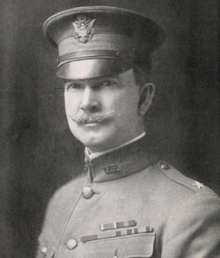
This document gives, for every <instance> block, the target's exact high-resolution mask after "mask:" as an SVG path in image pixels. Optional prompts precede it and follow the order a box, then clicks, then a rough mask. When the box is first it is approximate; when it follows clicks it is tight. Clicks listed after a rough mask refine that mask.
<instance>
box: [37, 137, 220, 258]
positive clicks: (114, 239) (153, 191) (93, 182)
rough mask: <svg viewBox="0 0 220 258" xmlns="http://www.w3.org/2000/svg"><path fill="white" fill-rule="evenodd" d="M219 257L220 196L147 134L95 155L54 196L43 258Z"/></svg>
mask: <svg viewBox="0 0 220 258" xmlns="http://www.w3.org/2000/svg"><path fill="white" fill-rule="evenodd" d="M43 257H48V258H52V257H54V258H113V257H114V258H132V257H136V258H138V257H139V258H140V257H141V258H144V257H154V258H159V257H160V258H183V257H185V258H186V257H187V258H195V257H196V258H217V257H218V258H219V257H220V199H219V197H218V196H217V195H216V194H215V193H214V192H213V191H212V190H210V189H209V188H208V187H205V186H203V185H202V184H200V183H198V182H196V181H194V180H192V179H190V178H188V177H185V176H184V175H182V174H181V173H180V172H178V171H177V170H176V169H174V168H173V167H171V166H170V165H169V164H168V163H166V162H163V161H161V160H158V159H157V158H156V157H154V156H151V155H150V154H149V152H148V151H147V150H146V146H145V145H144V144H143V141H142V139H140V140H138V141H136V142H134V143H132V144H130V145H127V146H125V147H123V148H120V149H117V150H115V151H113V152H110V153H107V154H105V155H102V156H100V157H97V158H95V159H94V160H92V161H91V162H89V163H88V164H87V175H86V173H82V174H81V175H80V176H79V177H78V178H76V179H74V180H73V181H71V182H69V183H68V184H67V185H65V186H63V187H62V188H61V189H59V190H58V191H57V192H56V193H55V195H54V197H53V198H52V200H51V202H50V204H49V206H48V210H47V214H46V218H45V221H44V226H43V229H42V233H41V235H40V237H39V249H38V254H37V258H43Z"/></svg>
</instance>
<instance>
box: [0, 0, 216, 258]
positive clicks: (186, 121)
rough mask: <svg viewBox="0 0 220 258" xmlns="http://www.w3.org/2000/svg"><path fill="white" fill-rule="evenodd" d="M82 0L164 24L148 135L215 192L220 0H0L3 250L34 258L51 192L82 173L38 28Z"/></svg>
mask: <svg viewBox="0 0 220 258" xmlns="http://www.w3.org/2000/svg"><path fill="white" fill-rule="evenodd" d="M80 5H110V6H118V7H123V8H128V9H131V10H134V11H138V12H141V13H143V14H146V15H148V16H149V17H151V18H152V19H153V20H155V21H156V22H158V23H159V24H160V25H161V26H162V27H163V28H164V30H165V31H166V33H167V40H166V42H165V44H164V45H163V46H162V47H161V48H160V49H159V50H157V51H156V52H155V53H154V56H153V72H152V75H153V81H154V82H155V84H156V86H157V92H156V96H155V100H154V103H153V106H152V108H151V110H150V111H149V113H148V115H147V117H146V126H147V134H148V136H149V139H151V140H152V139H154V141H155V143H156V144H155V145H156V146H157V151H158V152H159V153H160V154H161V155H162V156H163V157H164V159H166V160H167V161H169V162H170V163H171V164H173V165H174V166H175V167H176V168H178V169H179V170H181V171H182V172H183V173H185V174H186V175H189V176H190V177H193V178H195V179H197V180H198V181H201V182H203V183H204V184H206V185H208V186H210V187H211V188H212V189H214V190H215V191H216V192H217V193H218V194H219V193H220V176H219V167H220V148H219V126H220V122H219V115H220V114H219V113H220V112H219V100H220V99H219V70H218V69H219V57H220V55H219V40H220V37H219V25H220V23H219V12H218V11H219V6H218V1H217V0H209V1H207V0H178V1H176V0H157V1H155V0H132V1H131V0H120V1H117V0H105V1H104V0H96V1H95V0H94V1H92V0H88V1H85V0H81V1H79V0H78V1H77V0H74V1H73V0H72V1H71V0H56V1H52V0H32V1H29V0H20V1H19V0H17V1H16V0H7V1H6V0H1V1H0V12H1V13H0V26H1V27H0V29H1V34H0V44H1V48H0V114H1V141H0V146H1V149H0V151H1V152H0V153H1V179H0V206H1V207H0V227H1V229H0V249H1V253H0V257H16V258H19V257H21V258H26V257H27V258H31V257H34V252H35V248H36V239H37V235H38V234H39V232H40V227H41V224H42V220H43V217H44V212H45V209H46V205H47V202H48V200H49V198H50V197H51V195H52V194H53V193H54V191H55V190H56V189H57V188H58V187H60V186H61V185H63V184H64V183H65V182H67V181H68V180H70V179H71V178H73V177H74V176H75V175H76V173H80V172H81V171H82V163H83V148H82V146H81V145H80V144H79V143H78V142H77V141H76V140H75V139H74V138H73V137H72V136H71V134H70V132H69V130H68V127H67V123H66V119H65V111H64V106H63V89H62V84H61V82H60V81H59V80H58V79H57V78H56V77H55V66H56V51H55V49H52V48H51V46H50V45H49V43H48V42H47V40H46V39H45V38H44V37H43V34H42V24H43V22H44V21H45V19H46V18H48V17H49V16H50V15H52V14H54V13H56V12H58V11H61V10H64V9H67V8H72V7H76V6H80ZM73 167H74V168H75V167H76V168H77V169H76V172H73V170H72V168H73Z"/></svg>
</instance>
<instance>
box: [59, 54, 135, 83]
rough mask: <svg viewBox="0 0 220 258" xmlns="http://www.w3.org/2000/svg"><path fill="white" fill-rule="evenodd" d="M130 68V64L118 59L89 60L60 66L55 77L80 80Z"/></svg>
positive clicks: (117, 72)
mask: <svg viewBox="0 0 220 258" xmlns="http://www.w3.org/2000/svg"><path fill="white" fill-rule="evenodd" d="M131 68H132V64H131V62H129V61H127V62H126V61H125V60H121V59H118V58H107V59H104V58H103V59H89V60H79V61H72V62H65V63H63V64H60V65H59V67H58V68H57V74H56V75H57V77H59V78H62V79H67V80H81V79H90V78H96V77H102V76H106V75H112V74H119V73H122V72H125V71H127V70H129V69H131Z"/></svg>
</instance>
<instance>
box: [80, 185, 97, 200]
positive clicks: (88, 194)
mask: <svg viewBox="0 0 220 258" xmlns="http://www.w3.org/2000/svg"><path fill="white" fill-rule="evenodd" d="M93 194H94V192H93V190H92V189H91V188H90V187H88V186H86V187H84V188H83V191H82V195H83V197H84V198H85V199H90V198H91V197H92V196H93Z"/></svg>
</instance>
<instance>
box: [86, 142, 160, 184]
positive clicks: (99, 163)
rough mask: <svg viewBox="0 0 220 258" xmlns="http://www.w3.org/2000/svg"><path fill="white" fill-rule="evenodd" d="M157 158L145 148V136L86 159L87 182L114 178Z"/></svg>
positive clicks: (132, 171)
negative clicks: (91, 158) (93, 157)
mask: <svg viewBox="0 0 220 258" xmlns="http://www.w3.org/2000/svg"><path fill="white" fill-rule="evenodd" d="M156 160H157V158H156V157H155V156H154V155H152V154H151V153H150V150H149V149H148V148H147V144H146V140H145V137H144V138H141V139H139V140H137V141H135V142H133V143H131V144H129V145H126V146H124V147H122V148H119V149H117V150H115V151H112V152H109V153H106V154H104V155H101V156H99V157H97V158H95V159H93V160H87V161H86V168H87V171H88V180H89V182H94V183H99V182H105V181H110V180H115V179H118V178H121V177H125V176H128V175H130V174H133V173H136V172H138V171H140V170H142V169H144V168H146V167H148V166H150V165H151V164H152V163H153V162H155V161H156Z"/></svg>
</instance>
